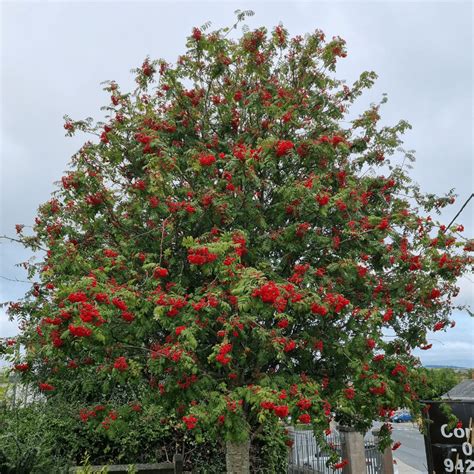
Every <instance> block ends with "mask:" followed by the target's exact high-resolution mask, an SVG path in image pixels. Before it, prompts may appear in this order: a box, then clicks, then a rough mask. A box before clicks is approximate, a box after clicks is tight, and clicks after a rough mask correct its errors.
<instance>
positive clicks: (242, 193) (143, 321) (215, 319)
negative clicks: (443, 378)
mask: <svg viewBox="0 0 474 474" xmlns="http://www.w3.org/2000/svg"><path fill="white" fill-rule="evenodd" d="M207 30H208V29H207V28H205V27H204V28H203V27H202V28H200V29H199V28H195V29H194V30H193V32H192V34H191V36H190V37H189V38H188V40H187V51H186V53H185V54H183V55H182V56H180V57H179V58H178V60H177V62H176V64H168V63H166V62H165V61H163V60H158V61H154V60H151V59H146V60H145V62H144V63H143V65H142V67H140V68H138V69H136V70H134V74H136V81H137V88H136V90H134V91H133V92H131V93H126V92H123V91H121V90H120V88H119V86H118V85H117V84H116V83H115V82H107V83H106V85H105V90H106V91H107V92H108V93H109V94H110V103H109V104H108V105H107V106H106V107H105V111H106V113H107V117H106V121H105V123H94V122H93V121H92V120H90V119H87V120H85V121H74V120H72V119H69V118H68V117H66V124H65V128H66V130H67V132H68V133H69V134H73V133H75V132H76V131H78V130H81V131H84V132H87V133H90V134H92V135H96V136H97V139H92V141H89V142H87V143H85V144H84V146H83V147H82V148H81V149H80V150H79V151H78V152H77V153H76V154H75V155H74V156H73V157H72V162H71V167H70V171H69V172H68V173H67V174H66V175H65V176H64V177H63V178H62V182H61V183H60V187H59V189H58V190H57V191H56V192H55V193H54V196H53V197H52V199H51V200H50V201H48V202H47V203H45V204H44V205H42V206H41V207H40V209H39V214H38V217H37V219H36V223H35V225H34V229H33V233H32V234H30V235H26V234H27V233H26V231H25V232H24V229H23V228H22V227H21V226H19V227H18V232H19V238H20V239H21V240H22V241H23V242H24V243H25V245H27V246H29V247H31V248H32V249H33V250H35V251H36V250H40V249H43V250H45V252H46V253H45V256H44V259H43V260H42V261H41V262H40V263H37V264H30V266H29V269H30V272H31V276H32V277H33V274H34V273H35V272H36V274H37V276H38V278H37V282H36V283H35V284H34V286H33V288H32V291H31V292H30V293H28V295H26V297H25V299H24V300H22V301H20V302H18V303H13V304H12V305H11V307H10V311H11V313H12V315H13V316H16V317H17V318H19V319H20V320H21V321H22V328H23V330H22V333H21V335H20V336H19V337H18V338H17V339H16V341H15V343H16V344H23V345H24V346H25V347H26V352H25V354H24V355H23V356H22V358H23V359H24V360H22V361H21V363H20V361H19V360H17V361H16V363H17V370H19V371H21V372H22V374H23V376H24V377H25V380H33V381H36V382H37V383H39V388H40V389H41V390H43V391H44V392H45V393H46V394H47V395H48V396H50V397H54V396H56V394H59V393H63V394H64V393H67V394H68V396H69V397H71V399H72V398H75V399H80V400H83V402H84V407H87V406H89V404H92V403H94V402H95V401H96V400H97V398H98V397H99V395H98V394H100V397H99V398H101V399H102V400H106V401H109V402H110V403H112V402H113V403H116V404H117V403H120V402H123V403H124V404H126V403H128V402H129V401H130V400H136V401H137V402H139V403H142V404H145V403H148V404H149V403H152V404H153V403H154V404H159V405H161V406H163V407H165V408H166V409H167V410H169V413H170V415H171V414H172V413H173V414H176V415H177V416H178V419H179V420H182V421H183V423H184V424H183V428H184V429H185V427H184V425H186V426H187V428H188V429H191V430H195V431H196V432H197V433H199V431H200V430H202V429H206V430H208V431H209V432H211V433H214V434H215V436H216V437H225V438H227V439H237V440H239V439H245V438H247V437H248V436H249V434H251V433H253V432H255V431H256V430H259V429H260V428H259V427H260V426H262V425H264V424H265V423H275V421H276V420H278V419H279V418H281V419H286V418H287V416H288V415H291V417H292V419H293V420H299V422H301V423H311V424H312V425H313V428H314V429H315V431H316V432H317V433H323V432H324V431H325V430H327V429H328V427H329V421H330V420H331V419H332V418H334V417H335V418H336V419H337V420H339V421H341V422H344V423H346V424H352V425H354V426H356V427H358V428H367V427H369V426H370V424H371V422H372V420H374V419H379V420H387V419H388V417H389V415H390V412H391V410H393V409H396V408H397V407H400V406H403V407H411V408H412V409H413V410H415V411H416V410H418V407H417V402H416V401H417V387H418V386H419V384H420V383H421V381H420V379H419V377H418V375H417V372H416V370H414V369H415V368H416V367H417V366H418V365H419V361H418V360H417V359H416V358H414V357H413V356H412V355H411V352H412V349H414V348H416V347H421V348H426V349H427V348H429V345H428V343H429V341H427V339H426V335H427V331H428V330H433V329H435V330H444V329H445V328H447V327H449V326H450V325H453V324H454V323H453V322H452V321H450V319H449V318H450V314H451V311H452V309H453V305H454V303H453V298H454V297H455V296H456V295H457V292H458V288H457V287H456V281H457V279H458V278H459V276H460V275H462V274H463V273H464V272H465V271H467V268H468V266H469V265H470V264H471V263H472V259H471V258H470V257H468V256H467V253H466V251H469V250H472V244H471V243H469V242H467V241H465V239H463V238H462V236H460V234H459V231H461V230H462V229H461V227H458V226H457V225H454V226H452V227H451V228H450V229H446V228H445V227H443V226H442V225H441V224H440V223H438V222H436V220H435V219H434V218H432V217H430V216H429V215H428V214H429V213H430V212H432V211H438V210H439V209H440V208H442V207H444V206H446V205H448V204H452V203H453V202H454V195H453V194H452V193H451V192H450V193H448V194H447V195H446V196H444V197H438V196H433V195H424V194H422V193H421V191H420V190H419V189H418V187H417V186H416V185H415V184H414V183H412V181H411V180H410V178H409V176H408V170H409V166H408V163H409V162H410V161H412V160H413V156H412V155H411V153H409V152H405V151H403V150H402V149H401V148H400V145H401V143H402V142H401V138H400V137H401V135H402V134H403V133H404V132H405V131H406V130H407V129H408V128H409V124H408V123H407V122H405V121H400V122H399V123H397V124H395V125H394V126H382V125H380V123H379V121H380V106H381V104H382V103H383V102H385V100H386V99H385V98H383V100H382V101H381V103H380V104H374V105H371V106H370V108H369V109H368V110H367V111H365V112H364V113H362V114H361V115H360V116H359V117H357V118H355V119H351V118H350V113H349V109H350V106H351V104H352V103H353V102H354V101H355V100H356V99H357V98H358V97H359V96H360V95H361V94H362V93H363V90H364V89H366V88H369V87H371V86H372V85H373V83H374V81H375V79H376V74H375V73H373V72H363V73H362V74H361V75H360V78H359V79H358V80H357V81H356V82H355V83H354V84H352V85H351V86H348V85H347V84H346V83H345V82H344V81H341V80H338V79H336V78H335V70H336V63H337V61H338V60H339V59H341V58H344V57H345V56H346V47H345V42H344V41H343V40H342V39H341V38H333V39H330V40H327V39H325V36H324V34H323V33H322V32H321V31H319V30H317V31H315V32H314V33H312V34H308V35H306V36H305V37H301V36H296V37H294V38H290V37H289V36H288V33H287V31H286V30H285V29H284V27H283V26H277V27H276V28H274V29H273V30H272V31H267V30H266V29H265V28H259V29H257V30H255V31H250V30H248V29H245V28H244V31H243V33H242V35H241V37H239V38H236V39H232V35H231V33H232V31H233V29H220V30H217V31H212V32H208V31H207ZM12 347H13V346H12ZM16 354H18V352H16ZM84 413H85V415H84ZM84 413H83V414H82V415H83V418H85V420H88V419H89V418H91V417H92V415H91V417H88V415H87V411H86V412H84ZM96 415H97V416H96ZM104 416H105V415H104ZM101 419H102V420H103V421H104V423H103V426H104V427H105V428H106V429H107V428H110V426H113V424H114V422H115V421H114V420H115V418H113V417H112V418H110V417H106V419H105V420H104V419H103V418H100V416H99V415H98V414H97V413H96V414H95V415H94V418H93V419H92V418H91V419H90V420H89V421H90V422H94V423H97V420H101ZM387 433H388V430H387Z"/></svg>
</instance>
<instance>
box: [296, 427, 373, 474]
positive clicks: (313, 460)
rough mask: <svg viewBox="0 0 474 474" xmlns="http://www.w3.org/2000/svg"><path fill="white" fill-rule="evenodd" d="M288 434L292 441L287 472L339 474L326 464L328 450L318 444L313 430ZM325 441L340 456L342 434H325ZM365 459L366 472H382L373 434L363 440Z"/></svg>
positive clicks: (371, 473) (369, 473)
mask: <svg viewBox="0 0 474 474" xmlns="http://www.w3.org/2000/svg"><path fill="white" fill-rule="evenodd" d="M289 436H290V437H291V439H292V441H293V446H292V450H291V453H290V459H289V464H288V473H289V474H340V473H341V471H340V470H334V469H332V468H331V467H328V466H327V465H326V463H327V461H328V460H329V454H330V453H329V451H328V449H327V448H324V447H322V446H320V444H319V443H318V441H317V440H316V439H315V437H314V435H313V432H312V431H310V430H308V431H303V430H290V431H289ZM326 442H327V443H328V444H329V445H330V446H331V447H332V448H334V449H335V450H336V452H337V453H338V454H339V455H340V457H341V458H342V453H343V445H344V435H343V434H341V433H338V432H334V433H333V434H331V435H329V436H326ZM364 444H365V460H366V465H367V470H366V473H367V474H382V454H381V453H380V451H379V450H378V449H377V446H376V445H375V440H374V438H373V436H370V435H369V436H367V437H366V438H365V440H364Z"/></svg>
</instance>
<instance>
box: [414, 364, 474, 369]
mask: <svg viewBox="0 0 474 474" xmlns="http://www.w3.org/2000/svg"><path fill="white" fill-rule="evenodd" d="M423 367H425V368H426V369H455V370H470V367H458V366H456V365H438V364H429V365H424V366H423Z"/></svg>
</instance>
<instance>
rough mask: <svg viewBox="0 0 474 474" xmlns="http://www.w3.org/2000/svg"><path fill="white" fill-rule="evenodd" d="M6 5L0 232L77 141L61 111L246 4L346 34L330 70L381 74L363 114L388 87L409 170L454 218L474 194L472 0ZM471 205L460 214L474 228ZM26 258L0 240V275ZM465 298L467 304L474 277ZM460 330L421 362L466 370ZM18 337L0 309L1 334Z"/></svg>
mask: <svg viewBox="0 0 474 474" xmlns="http://www.w3.org/2000/svg"><path fill="white" fill-rule="evenodd" d="M0 7H1V125H0V127H1V128H0V130H1V132H0V140H1V150H0V151H1V165H0V178H1V194H0V212H1V219H0V221H1V222H0V226H1V229H0V234H8V235H14V225H15V224H17V223H22V224H27V225H30V224H31V223H32V222H33V219H34V216H35V214H36V209H37V207H38V205H39V204H40V203H42V202H44V201H46V200H48V198H49V194H50V193H51V191H53V190H54V185H53V182H54V181H57V180H58V179H60V177H61V176H62V174H63V171H64V170H65V169H66V168H67V163H68V161H69V158H70V156H71V155H72V154H73V153H74V152H75V151H76V150H77V149H78V148H79V147H80V145H81V144H82V143H83V141H84V140H85V138H84V137H76V138H73V139H71V138H65V137H64V129H63V123H64V122H63V119H62V117H63V115H64V114H66V113H67V114H69V115H70V116H71V117H73V118H74V119H80V118H85V117H88V116H92V117H94V118H101V117H102V113H101V111H100V110H99V109H100V107H101V106H102V105H105V104H106V103H107V102H108V96H107V94H106V93H105V92H103V91H102V89H101V87H102V86H100V85H99V84H100V82H102V81H104V80H107V79H114V80H116V81H117V82H118V83H119V84H120V85H121V87H122V90H124V91H125V90H128V89H131V88H133V87H134V82H133V77H132V75H131V74H130V72H129V71H130V69H131V68H133V67H137V66H139V65H141V63H142V62H143V59H144V58H145V56H146V55H150V56H151V57H152V58H164V59H166V60H167V61H169V62H172V61H174V60H175V59H176V57H177V56H178V55H179V54H181V53H183V52H184V50H185V46H184V45H185V37H186V36H187V35H189V34H190V32H191V29H192V27H193V26H200V25H201V24H203V23H205V22H206V21H211V22H212V26H213V27H216V28H217V27H221V26H230V25H231V24H232V23H233V20H234V18H235V17H234V14H233V12H234V10H236V9H237V8H240V9H251V10H253V11H254V12H255V16H254V17H251V18H248V19H247V24H248V25H249V26H250V27H251V28H255V27H258V26H261V25H265V26H267V27H269V28H272V27H273V26H275V25H277V24H278V23H279V22H282V23H283V24H284V25H285V26H286V27H287V28H288V29H289V31H290V33H291V34H292V35H296V34H304V33H306V32H312V31H314V29H316V28H320V29H322V30H323V31H325V33H326V35H327V36H328V37H331V36H336V35H339V36H341V37H343V38H344V39H345V40H346V41H347V47H348V53H349V54H348V57H347V58H346V59H343V60H341V61H340V63H339V64H340V66H339V69H338V74H337V75H338V77H339V78H341V79H347V80H348V81H349V82H351V81H353V80H355V79H356V77H357V76H358V74H359V73H360V72H362V71H364V70H374V71H375V72H377V74H378V75H379V79H378V81H377V83H376V85H375V86H374V88H373V89H372V90H371V91H370V92H369V93H367V94H365V96H364V97H363V98H361V99H360V100H359V103H358V105H357V107H356V109H357V110H362V109H363V108H364V107H366V106H367V105H368V104H369V103H370V102H375V101H378V100H379V99H380V98H381V96H382V93H384V92H387V93H388V97H389V102H388V103H387V104H386V105H385V106H384V108H383V109H382V110H381V114H382V117H383V122H384V123H388V124H394V123H396V122H397V121H398V120H399V119H401V118H403V119H406V120H408V121H409V122H410V123H411V124H412V125H413V129H412V130H411V131H410V132H409V133H407V135H406V136H405V144H404V147H405V148H406V149H414V150H416V157H417V161H416V163H415V165H414V169H413V170H412V176H413V178H414V179H415V181H417V182H418V183H419V184H420V185H421V187H422V189H423V190H424V191H427V192H438V193H442V192H444V191H447V190H449V189H451V188H456V192H457V193H458V194H459V198H458V201H457V203H456V205H455V206H452V207H451V208H450V209H448V210H446V211H445V212H444V213H443V215H442V219H443V220H444V221H445V223H446V224H447V223H449V221H450V220H451V218H452V217H453V216H454V214H455V213H456V212H457V210H458V209H459V208H460V206H461V204H462V203H463V202H464V201H465V199H466V198H467V197H468V196H469V194H470V193H471V192H472V183H473V165H472V159H473V136H472V133H473V132H472V130H473V129H472V127H473V114H472V104H473V89H472V85H473V77H472V57H473V44H472V40H473V37H472V35H473V33H472V28H473V23H472V14H473V11H472V4H471V2H456V1H451V2H426V1H420V2H404V1H398V2H384V1H380V2H355V1H353V2H344V3H343V2H337V1H333V2H330V3H329V2H298V1H286V2H267V1H253V2H245V1H241V2H238V3H237V2H230V1H225V0H220V1H219V2H202V1H194V2H179V1H174V2H159V1H155V2H111V1H96V2H69V1H62V2H46V1H43V2H41V3H40V2H23V1H21V0H16V1H15V2H3V3H1V5H0ZM473 209H474V202H471V204H470V206H469V208H467V209H466V211H465V212H464V213H463V214H462V215H461V217H460V218H459V219H458V222H460V223H462V224H463V225H464V226H465V228H466V235H467V236H470V237H472V235H473V232H472V230H473ZM27 257H28V254H27V253H25V251H24V250H22V249H21V247H19V246H17V245H11V244H8V245H7V244H5V243H4V242H3V241H2V244H1V245H0V276H2V277H6V278H10V279H25V275H24V273H23V272H22V271H21V270H20V269H18V268H16V267H15V266H14V264H15V263H18V262H20V261H23V260H25V259H26V258H27ZM27 287H28V285H26V284H24V283H19V282H10V281H8V280H6V279H4V278H1V279H0V302H1V301H9V300H13V299H16V298H19V297H20V296H21V295H22V293H23V292H24V291H25V289H26V288H27ZM461 287H462V291H461V295H460V297H459V298H458V302H459V303H469V302H470V303H472V301H473V287H472V276H471V280H469V279H467V278H465V279H463V281H462V282H461ZM453 317H454V318H455V319H456V321H457V325H456V327H455V328H454V329H451V330H450V331H448V332H446V333H436V335H435V336H433V337H434V339H432V340H431V341H430V342H432V343H433V349H432V350H431V351H426V352H421V351H420V354H419V355H420V356H421V359H422V361H423V363H425V364H447V365H460V366H470V367H472V366H474V349H473V347H474V322H473V320H472V319H471V318H469V316H467V314H461V313H459V312H458V313H455V314H454V315H453ZM16 333H17V327H16V324H15V323H13V322H9V321H8V320H7V317H6V316H5V314H4V312H2V310H0V337H6V336H13V335H15V334H16Z"/></svg>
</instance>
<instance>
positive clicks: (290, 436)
mask: <svg viewBox="0 0 474 474" xmlns="http://www.w3.org/2000/svg"><path fill="white" fill-rule="evenodd" d="M286 429H287V431H288V439H290V440H291V441H293V444H292V445H291V446H289V447H288V469H287V470H288V471H289V472H293V471H292V470H291V469H292V468H293V465H294V464H295V458H294V452H295V449H296V447H295V444H296V439H295V427H294V426H287V427H286ZM290 470H291V471H290Z"/></svg>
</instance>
